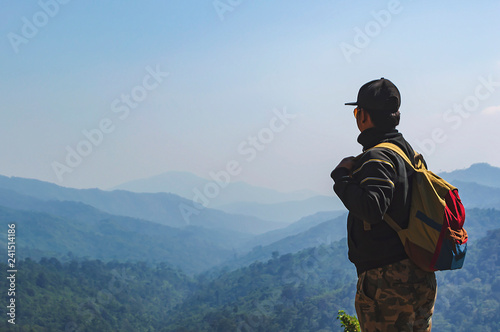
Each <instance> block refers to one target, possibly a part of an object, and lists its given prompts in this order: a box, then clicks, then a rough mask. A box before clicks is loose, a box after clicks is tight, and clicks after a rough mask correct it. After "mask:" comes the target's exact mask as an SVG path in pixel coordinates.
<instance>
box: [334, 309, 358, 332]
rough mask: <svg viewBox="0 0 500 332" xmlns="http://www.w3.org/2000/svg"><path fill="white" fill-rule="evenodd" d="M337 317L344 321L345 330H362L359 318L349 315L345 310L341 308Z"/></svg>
mask: <svg viewBox="0 0 500 332" xmlns="http://www.w3.org/2000/svg"><path fill="white" fill-rule="evenodd" d="M337 319H338V320H340V322H341V323H342V324H341V326H342V327H344V328H345V329H344V332H360V331H361V328H360V327H359V322H358V319H357V318H356V317H355V316H349V315H348V314H346V313H345V311H344V310H339V313H338V315H337Z"/></svg>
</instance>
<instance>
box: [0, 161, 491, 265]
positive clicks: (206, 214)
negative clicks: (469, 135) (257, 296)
mask: <svg viewBox="0 0 500 332" xmlns="http://www.w3.org/2000/svg"><path fill="white" fill-rule="evenodd" d="M173 175H175V174H169V175H168V176H166V177H165V178H166V179H169V181H170V182H171V183H172V188H174V189H175V191H177V192H178V193H181V192H183V193H184V194H186V193H189V192H190V191H191V192H192V187H191V186H192V185H194V182H192V181H188V182H187V184H186V185H184V186H181V182H182V181H179V182H177V184H176V185H175V186H174V185H173V182H172V181H173V179H174V176H173ZM442 176H443V177H444V178H445V179H449V180H451V181H452V183H454V184H455V185H456V186H458V187H459V190H460V195H461V197H462V199H463V201H464V203H465V205H466V208H467V210H468V212H467V213H468V214H467V221H466V228H467V230H468V232H469V234H470V236H471V238H474V237H476V238H477V237H480V236H484V235H485V234H486V231H487V230H489V229H495V228H500V222H499V220H500V212H498V211H496V210H493V209H496V208H498V206H500V184H498V182H497V181H496V180H493V179H498V178H500V169H499V168H496V167H492V166H489V165H487V164H480V165H472V166H471V167H470V168H469V169H466V170H457V171H455V172H450V173H443V174H442ZM488 178H489V179H492V180H491V181H490V182H489V184H490V186H486V185H484V183H485V182H486V179H488ZM181 179H191V180H197V181H199V179H197V178H196V177H193V176H191V175H189V174H187V175H186V174H184V175H183V176H181ZM156 180H158V179H156ZM325 180H326V181H328V180H329V179H325ZM151 181H153V182H154V180H151V179H147V180H144V181H143V182H144V186H145V185H147V184H148V183H151ZM475 181H478V182H481V183H482V184H479V183H476V182H475ZM160 183H161V181H157V185H158V184H160ZM207 183H210V180H205V182H200V183H199V184H197V185H196V186H195V188H199V189H200V190H203V188H204V187H203V186H206V185H207ZM212 183H213V182H212ZM140 184H141V181H135V186H136V188H139V187H140V186H139V185H140ZM495 186H496V187H495ZM144 188H145V187H144ZM227 188H228V189H231V193H232V195H230V196H231V198H232V200H233V202H232V203H229V202H230V200H229V199H228V198H226V199H227V200H226V203H227V205H225V209H226V210H230V212H225V211H222V210H219V209H216V208H212V206H209V207H203V206H202V205H200V204H195V203H193V202H192V201H191V200H189V199H186V198H184V197H181V196H179V195H178V194H177V193H166V192H156V193H139V192H130V191H125V190H113V191H103V190H99V189H73V188H64V187H60V186H57V185H55V184H52V183H47V182H42V181H38V180H33V179H23V178H16V177H5V176H0V220H1V221H2V222H3V223H4V224H6V223H11V222H15V223H16V224H17V225H18V226H17V227H18V230H19V243H18V245H19V248H20V250H19V255H20V257H33V258H40V257H43V256H46V257H52V256H53V257H57V258H60V259H63V260H64V259H72V258H74V257H80V258H81V257H88V258H97V259H102V260H104V261H107V260H113V259H115V260H119V261H127V260H132V261H146V262H151V263H155V262H168V263H169V264H171V265H172V266H175V267H178V268H181V269H182V270H183V271H185V272H186V273H189V274H195V273H199V272H202V271H206V270H208V269H211V268H213V267H217V266H223V265H226V266H231V267H234V268H236V267H238V266H245V265H246V264H250V263H251V262H252V261H255V260H258V261H265V260H266V259H269V258H270V257H271V256H272V254H273V252H279V253H280V254H286V253H294V252H297V251H299V250H302V249H305V248H308V247H315V246H318V245H321V244H328V243H332V242H335V241H338V240H340V239H342V238H343V237H345V234H346V230H345V213H346V211H345V209H344V208H342V207H340V206H339V204H337V203H338V202H337V203H336V202H335V200H334V197H333V194H332V197H327V196H310V195H311V194H310V193H309V194H308V193H306V192H302V193H292V194H286V193H279V192H276V191H273V190H269V189H263V188H258V187H253V186H249V185H246V184H244V183H238V184H235V185H234V186H233V185H227ZM158 189H159V188H158ZM222 189H224V190H225V188H221V189H220V192H221V195H222V193H223V192H224V190H222ZM164 191H169V189H168V188H166V189H165V190H164ZM170 191H174V190H170ZM240 191H241V194H240ZM242 197H243V198H244V199H245V200H243V199H242ZM252 198H254V199H256V200H257V198H258V200H257V201H250V199H252ZM267 198H269V200H270V201H272V202H274V203H272V204H263V203H262V201H263V200H264V199H267ZM287 199H290V201H287ZM297 199H300V200H297ZM329 203H331V204H329ZM214 205H215V204H214ZM222 208H224V207H221V209H222ZM475 208H481V209H475ZM279 213H281V215H279ZM256 215H257V216H256ZM265 215H267V216H270V218H269V219H266V218H264V217H263V216H265ZM272 216H274V217H275V218H271V217H272ZM278 217H279V218H278ZM273 219H274V220H273ZM4 244H6V242H5V239H0V246H2V250H3V251H5V249H4V248H6V246H5V245H4Z"/></svg>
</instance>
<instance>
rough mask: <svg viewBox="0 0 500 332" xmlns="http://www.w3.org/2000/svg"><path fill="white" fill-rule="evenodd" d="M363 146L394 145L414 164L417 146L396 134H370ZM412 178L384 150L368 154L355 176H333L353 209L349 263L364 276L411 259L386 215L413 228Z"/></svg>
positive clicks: (361, 137)
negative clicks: (369, 271) (408, 257)
mask: <svg viewBox="0 0 500 332" xmlns="http://www.w3.org/2000/svg"><path fill="white" fill-rule="evenodd" d="M358 142H359V143H360V144H361V145H362V146H363V151H366V150H368V149H370V148H372V147H374V146H375V145H377V144H378V143H382V142H390V143H394V144H396V145H397V146H399V147H400V148H401V149H402V150H403V151H404V152H405V154H406V155H407V156H408V157H409V158H410V160H411V161H412V162H414V151H413V149H412V147H411V146H410V144H408V142H407V141H406V140H405V139H404V138H403V135H401V133H399V132H398V131H397V130H396V129H394V130H392V131H389V132H383V131H380V130H378V129H377V128H370V129H367V130H365V131H363V132H362V133H361V134H360V135H359V137H358ZM411 176H412V169H411V168H410V167H409V166H408V165H406V163H405V162H404V160H403V159H402V158H401V157H400V156H399V155H398V154H397V153H395V152H393V151H391V150H388V149H384V148H374V149H371V150H368V151H366V152H365V153H364V154H363V155H362V156H361V157H360V158H359V159H358V160H356V162H355V166H354V168H353V169H352V173H350V172H349V171H348V170H347V169H346V168H337V169H335V170H334V171H333V172H332V174H331V177H332V178H333V180H334V181H335V184H334V186H333V188H334V190H335V193H336V194H337V195H338V196H339V198H340V199H341V200H342V202H343V203H344V205H345V206H346V208H347V209H348V210H349V216H348V218H347V235H348V245H349V259H350V260H351V262H353V263H354V265H355V266H356V269H357V272H358V274H360V273H362V272H363V271H366V270H369V269H373V268H378V267H382V266H384V265H388V264H392V263H395V262H398V261H400V260H402V259H405V258H407V255H406V253H405V251H404V248H403V245H402V244H401V241H400V239H399V237H398V235H397V233H396V232H395V231H394V230H393V229H392V228H391V227H390V226H389V225H388V224H387V223H386V222H385V221H383V216H384V214H385V213H388V214H389V215H390V216H391V217H392V218H393V219H394V220H395V221H396V222H397V223H398V224H399V225H400V226H401V227H402V228H406V227H407V226H408V216H409V213H410V200H411Z"/></svg>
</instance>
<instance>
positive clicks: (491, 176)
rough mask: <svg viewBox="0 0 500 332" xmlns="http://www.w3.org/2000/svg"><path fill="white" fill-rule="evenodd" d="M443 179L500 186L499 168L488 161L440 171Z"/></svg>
mask: <svg viewBox="0 0 500 332" xmlns="http://www.w3.org/2000/svg"><path fill="white" fill-rule="evenodd" d="M439 176H441V177H442V178H443V179H445V180H447V181H450V182H453V181H462V182H473V183H477V184H481V185H483V186H488V187H497V188H500V168H499V167H495V166H492V165H490V164H488V163H485V162H481V163H474V164H472V165H471V166H470V167H469V168H465V169H458V170H455V171H452V172H443V173H440V174H439Z"/></svg>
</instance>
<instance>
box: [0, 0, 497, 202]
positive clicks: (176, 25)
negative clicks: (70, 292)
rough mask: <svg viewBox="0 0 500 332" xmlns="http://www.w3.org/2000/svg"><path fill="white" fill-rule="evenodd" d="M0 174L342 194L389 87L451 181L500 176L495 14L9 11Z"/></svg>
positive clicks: (88, 7) (486, 9)
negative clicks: (380, 90)
mask: <svg viewBox="0 0 500 332" xmlns="http://www.w3.org/2000/svg"><path fill="white" fill-rule="evenodd" d="M0 3H2V5H3V6H2V8H3V10H2V12H0V20H1V22H2V25H1V27H0V36H1V42H0V50H1V51H0V97H1V100H2V103H1V116H2V121H0V139H1V142H2V144H0V153H1V155H2V162H1V163H0V174H1V175H7V176H18V177H26V178H35V179H39V180H43V181H49V182H53V183H56V184H58V185H62V186H66V187H76V188H91V187H98V188H102V189H106V188H111V187H114V186H116V185H118V184H121V183H123V182H127V181H130V180H134V179H139V178H146V177H151V176H154V175H157V174H160V173H163V172H167V171H188V172H192V173H195V174H196V175H198V176H201V177H205V178H210V173H218V172H221V171H224V172H230V173H231V180H232V181H245V182H247V183H250V184H252V185H257V186H263V187H268V188H273V189H276V190H280V191H294V190H301V189H309V190H314V191H316V192H318V193H322V194H326V193H331V186H332V182H331V180H330V178H329V173H330V171H331V170H332V169H333V167H335V166H336V165H337V163H338V162H339V161H340V160H341V159H342V158H343V157H344V156H347V155H355V154H358V153H359V152H360V151H361V147H360V146H359V144H358V143H357V142H356V138H357V135H358V134H359V132H358V131H357V128H356V126H355V122H354V118H353V115H352V110H353V108H352V107H349V106H344V103H345V102H349V101H354V100H355V99H356V95H357V92H358V89H359V87H360V86H361V85H362V84H364V83H366V82H367V81H370V80H372V79H376V78H380V77H382V76H383V77H386V78H388V79H390V80H392V81H393V82H394V83H395V84H396V85H397V86H398V88H399V90H400V91H401V95H402V105H401V113H402V118H401V125H400V127H399V129H400V130H401V132H403V134H404V136H405V137H406V138H407V139H408V141H409V142H410V143H411V144H412V145H413V147H414V148H415V149H416V150H418V151H421V152H423V154H424V156H425V158H426V160H427V163H428V165H429V166H430V168H431V169H432V170H434V171H436V172H440V171H451V170H454V169H460V168H466V167H469V166H470V165H471V164H473V163H477V162H487V163H489V164H491V165H493V166H497V167H500V153H498V148H497V146H496V145H497V142H498V141H500V130H498V124H499V123H500V44H499V43H498V41H497V38H496V35H497V33H498V31H500V21H499V20H498V15H499V13H500V2H498V1H492V0H489V1H481V2H471V1H450V0H446V1H439V2H431V1H410V0H408V1H404V0H401V1H368V0H365V1H357V2H353V1H346V0H339V1H332V0H330V1H326V0H318V1H297V0H288V1H285V0H276V1H263V0H261V1H256V0H253V1H250V0H220V1H213V0H205V1H158V0H156V1H147V2H139V1H116V0H115V1H85V2H83V1H74V0H73V1H69V0H64V1H62V0H60V1H57V0H40V1H26V2H17V1H8V2H7V1H1V2H0Z"/></svg>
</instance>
